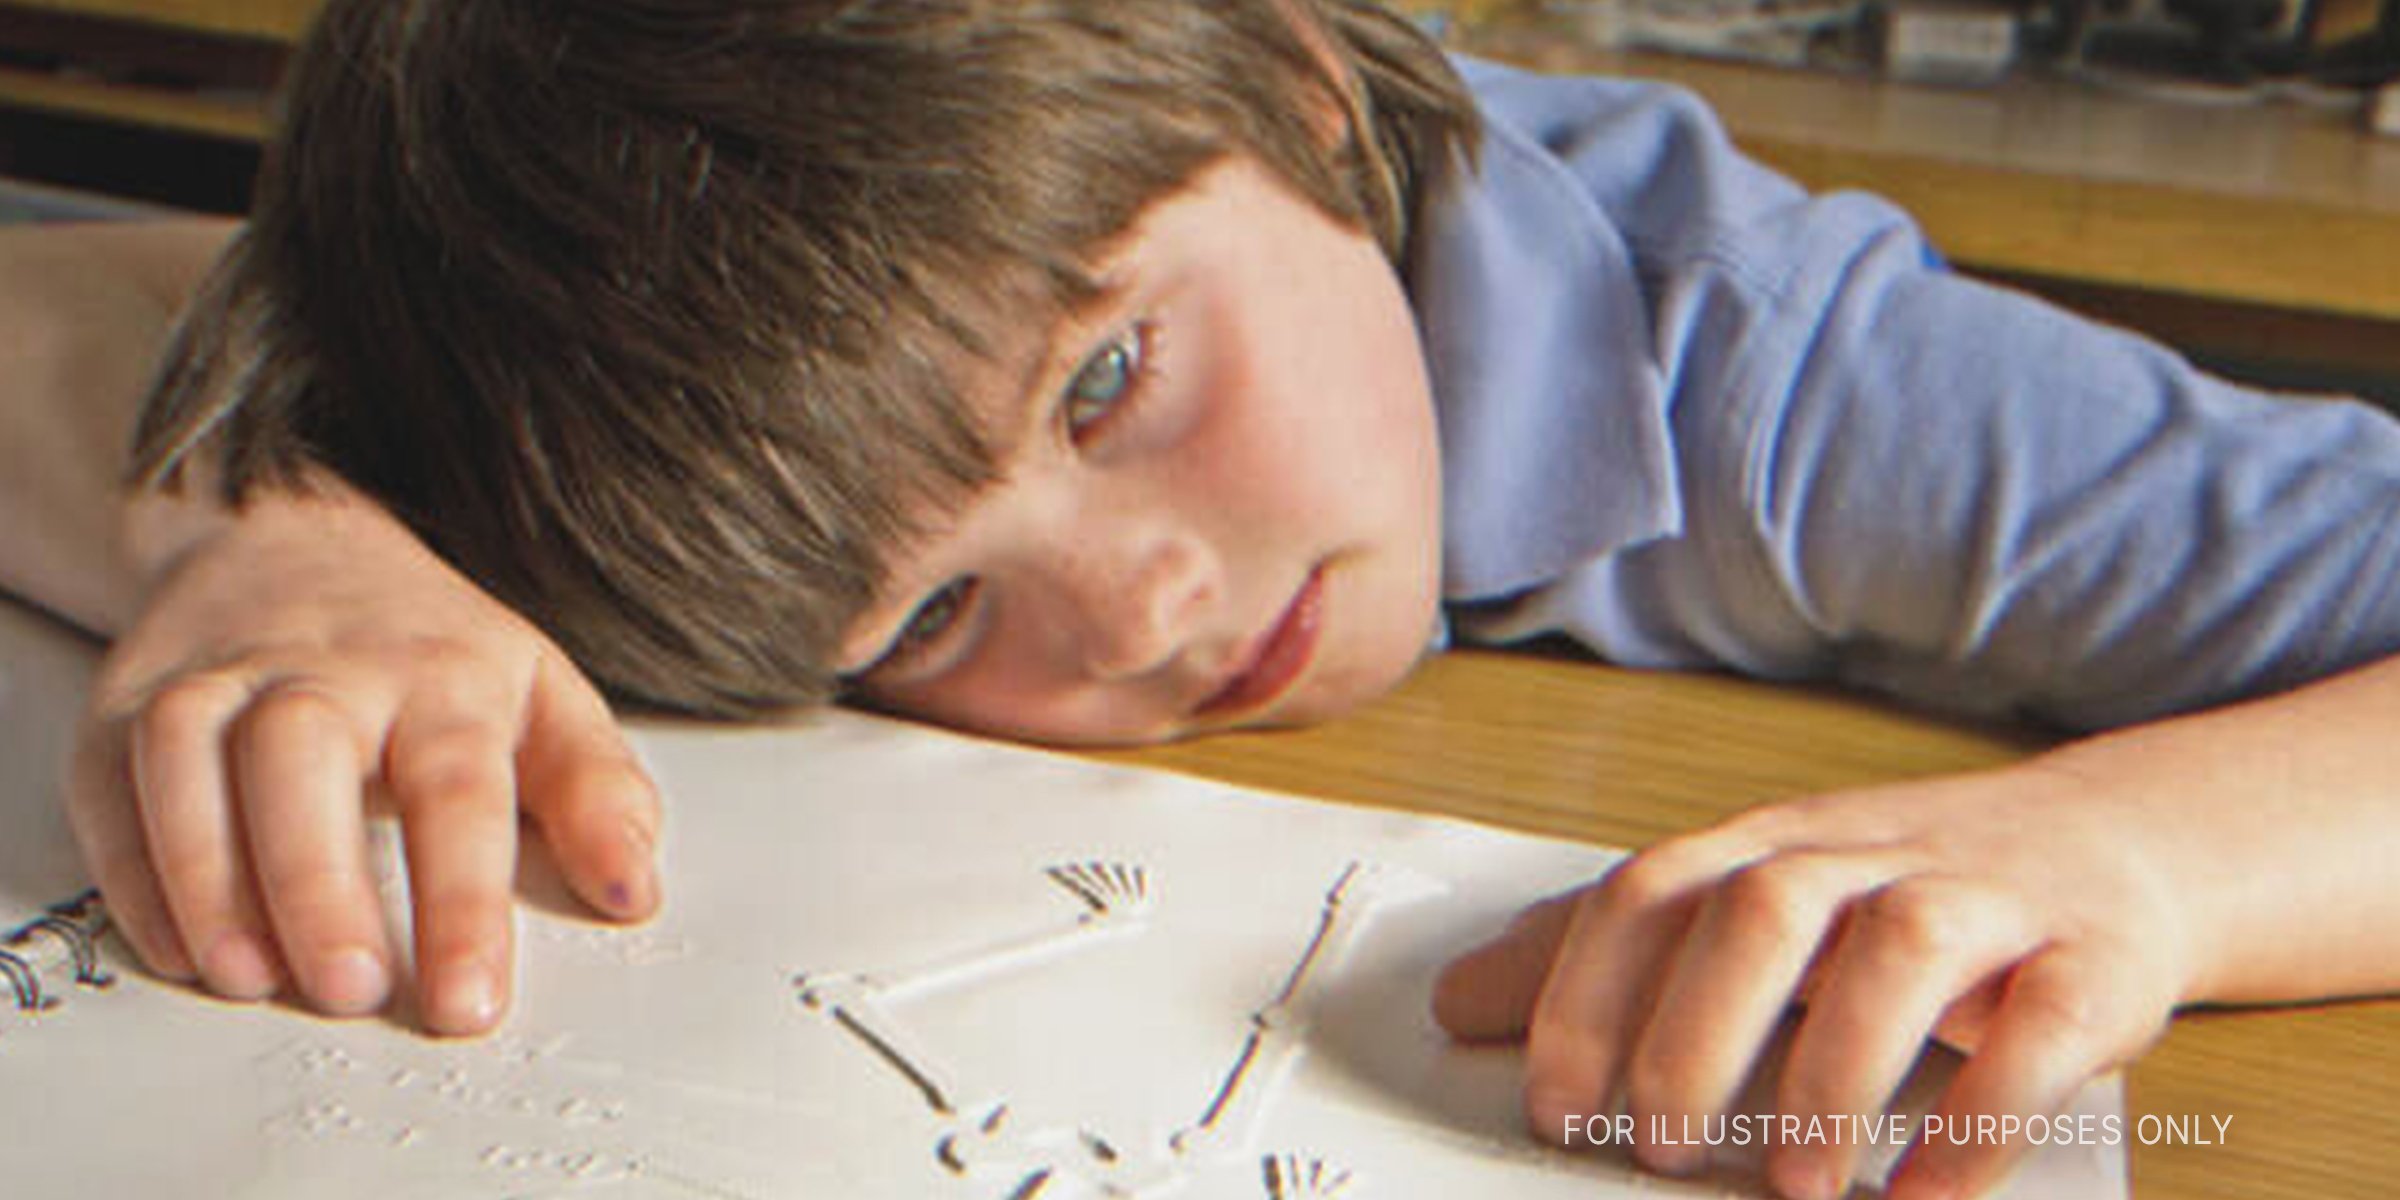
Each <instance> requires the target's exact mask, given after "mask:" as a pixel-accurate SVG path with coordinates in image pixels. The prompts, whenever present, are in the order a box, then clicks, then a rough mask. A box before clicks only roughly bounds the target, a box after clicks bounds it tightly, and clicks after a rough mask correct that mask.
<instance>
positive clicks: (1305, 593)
mask: <svg viewBox="0 0 2400 1200" xmlns="http://www.w3.org/2000/svg"><path fill="white" fill-rule="evenodd" d="M1324 616H1325V568H1323V567H1321V566H1320V567H1318V568H1317V569H1316V570H1314V571H1311V572H1309V573H1308V580H1307V582H1305V583H1302V584H1301V585H1300V591H1299V592H1298V593H1297V594H1296V595H1294V596H1293V597H1292V602H1291V603H1290V604H1289V605H1287V606H1285V608H1284V610H1283V615H1282V616H1281V617H1278V618H1277V619H1276V621H1275V628H1273V629H1271V630H1269V631H1267V635H1266V637H1265V639H1264V640H1263V641H1261V642H1260V643H1259V647H1258V651H1257V653H1256V654H1255V655H1253V656H1252V657H1251V659H1250V663H1249V665H1248V666H1246V667H1244V668H1242V670H1241V673H1240V674H1237V675H1235V676H1234V677H1233V678H1232V679H1230V680H1227V681H1226V683H1225V686H1224V687H1222V688H1219V689H1218V690H1217V694H1216V695H1214V696H1211V697H1209V698H1208V700H1207V701H1206V702H1204V703H1202V704H1201V705H1200V708H1199V710H1198V714H1197V715H1199V716H1202V717H1215V718H1222V717H1226V716H1230V715H1233V714H1237V713H1244V712H1251V711H1255V710H1257V709H1260V708H1264V707H1266V706H1267V705H1268V704H1269V703H1272V702H1273V701H1274V700H1275V698H1276V697H1278V696H1281V695H1282V694H1283V693H1284V692H1286V691H1288V690H1289V689H1290V688H1291V686H1292V684H1293V683H1294V682H1295V681H1297V680H1298V679H1299V678H1300V674H1301V672H1303V671H1305V670H1307V669H1308V664H1309V662H1310V660H1311V659H1314V658H1315V657H1316V653H1317V637H1318V634H1319V633H1320V632H1322V629H1323V625H1324Z"/></svg>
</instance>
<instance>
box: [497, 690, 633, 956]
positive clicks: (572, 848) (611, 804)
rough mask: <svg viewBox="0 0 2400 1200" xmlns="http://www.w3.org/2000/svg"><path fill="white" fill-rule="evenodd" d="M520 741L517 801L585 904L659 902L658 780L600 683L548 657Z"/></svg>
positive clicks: (615, 909) (629, 912) (613, 911)
mask: <svg viewBox="0 0 2400 1200" xmlns="http://www.w3.org/2000/svg"><path fill="white" fill-rule="evenodd" d="M528 706H529V707H528V710H527V718H526V728H525V737H524V741H523V742H522V743H521V744H520V746H519V748H518V751H517V771H518V784H519V793H520V803H522V804H523V805H524V807H525V810H526V812H527V813H528V814H530V815H531V816H532V817H533V819H534V821H535V822H536V823H537V824H538V825H539V826H540V827H541V831H542V836H543V837H544V838H545V839H546V840H547V841H548V842H549V843H550V848H551V850H552V851H553V852H554V853H555V854H556V856H557V858H558V863H559V868H560V870H561V871H562V872H564V873H565V875H566V878H567V885H568V886H569V887H572V888H573V889H575V894H576V895H578V896H581V897H582V898H583V900H584V902H585V903H586V904H589V905H591V906H592V907H593V908H595V909H597V910H599V911H600V912H603V913H606V914H608V915H610V916H612V917H617V918H620V919H627V920H632V919H639V918H642V917H647V916H649V915H650V914H651V913H653V912H655V911H656V910H657V908H658V901H659V887H658V871H657V866H656V858H657V850H656V847H657V845H658V829H659V800H658V788H657V786H656V785H654V784H653V783H652V782H651V780H650V774H649V772H647V771H645V770H643V769H642V765H641V762H640V761H639V760H638V759H636V758H635V757H634V754H633V748H632V747H631V746H629V745H627V744H626V741H625V734H624V731H623V730H622V729H620V728H619V727H618V725H617V720H616V717H615V715H614V714H612V713H610V712H609V710H608V705H607V703H606V702H605V701H603V700H602V699H601V698H600V695H599V693H598V692H596V691H594V690H592V688H591V686H590V685H589V684H587V683H586V682H584V680H583V677H582V676H581V675H579V674H577V673H576V672H575V668H574V667H573V666H572V665H570V664H568V663H567V662H566V660H564V659H563V658H555V657H545V659H544V661H543V664H542V666H541V668H540V669H539V670H538V671H537V673H536V675H535V678H534V685H533V693H532V696H531V698H530V699H529V701H528Z"/></svg>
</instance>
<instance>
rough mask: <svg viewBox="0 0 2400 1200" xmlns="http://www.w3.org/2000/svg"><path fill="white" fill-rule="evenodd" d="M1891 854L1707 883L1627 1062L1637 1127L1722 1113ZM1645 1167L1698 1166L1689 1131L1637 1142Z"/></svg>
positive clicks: (1889, 864)
mask: <svg viewBox="0 0 2400 1200" xmlns="http://www.w3.org/2000/svg"><path fill="white" fill-rule="evenodd" d="M1898 870H1899V864H1898V862H1897V860H1896V859H1895V858H1894V857H1893V856H1891V855H1889V854H1878V853H1865V854H1860V853H1848V852H1826V851H1813V850H1800V851H1790V852H1786V853H1783V854H1779V855H1776V856H1774V857H1771V858H1766V859H1762V860H1760V861H1758V862H1754V863H1751V864H1749V865H1748V866H1745V867H1743V868H1742V869H1740V870H1738V871H1735V872H1734V873H1732V874H1730V875H1728V876H1726V877H1725V879H1724V881H1723V882H1722V883H1721V884H1719V885H1717V886H1716V887H1713V888H1710V889H1709V890H1708V893H1707V899H1706V901H1705V902H1704V903H1703V904H1702V905H1701V907H1700V909H1699V911H1698V913H1697V914H1696V915H1695V916H1694V918H1693V920H1692V923H1691V927H1690V931H1689V932H1688V933H1687V934H1686V935H1685V937H1684V939H1683V941H1682V944H1681V946H1680V947H1679V949H1678V952H1677V953H1676V955H1675V958H1674V961H1673V964H1672V966H1671V967H1670V969H1669V973H1668V975H1667V976H1666V979H1665V981H1664V985H1663V987H1661V989H1660V991H1659V996H1658V1002H1657V1004H1656V1006H1655V1008H1654V1009H1653V1011H1652V1014H1651V1016H1650V1019H1649V1022H1648V1024H1647V1025H1646V1026H1645V1027H1644V1028H1643V1029H1642V1031H1641V1035H1640V1040H1639V1041H1638V1042H1637V1043H1636V1045H1635V1047H1634V1050H1633V1053H1632V1055H1631V1057H1630V1059H1629V1060H1628V1061H1627V1064H1626V1073H1625V1077H1626V1101H1627V1105H1628V1107H1629V1109H1630V1110H1631V1111H1632V1113H1633V1115H1634V1117H1635V1120H1636V1122H1637V1124H1636V1128H1637V1129H1644V1130H1649V1129H1656V1128H1659V1126H1658V1125H1656V1124H1655V1122H1658V1121H1661V1120H1663V1121H1664V1122H1665V1125H1664V1128H1666V1129H1669V1130H1673V1129H1679V1128H1686V1127H1689V1126H1688V1125H1687V1124H1686V1123H1687V1122H1694V1123H1696V1122H1697V1121H1698V1120H1700V1119H1701V1118H1705V1117H1710V1116H1714V1115H1716V1114H1718V1113H1721V1112H1723V1111H1725V1109H1726V1108H1727V1106H1729V1105H1730V1104H1732V1103H1733V1100H1734V1097H1735V1095H1736V1094H1737V1093H1738V1092H1739V1091H1740V1089H1741V1086H1742V1081H1743V1080H1744V1079H1745V1078H1746V1077H1747V1076H1748V1075H1749V1073H1750V1070H1751V1067H1752V1065H1753V1064H1755V1063H1756V1062H1757V1061H1758V1058H1759V1055H1760V1054H1761V1053H1762V1052H1763V1051H1764V1050H1765V1048H1766V1045H1767V1040H1768V1038H1769V1037H1770V1036H1772V1035H1773V1033H1774V1031H1775V1028H1776V1025H1777V1023H1778V1022H1779V1021H1780V1020H1781V1019H1782V1017H1783V1014H1784V1011H1785V1010H1786V1009H1788V1008H1789V1007H1790V1006H1791V1004H1792V1001H1793V999H1794V997H1795V995H1796V993H1797V992H1798V989H1799V987H1800V980H1801V977H1802V976H1803V975H1804V974H1805V973H1806V972H1807V970H1808V966H1809V962H1810V960H1812V959H1814V958H1815V957H1816V956H1817V954H1818V952H1819V951H1820V949H1821V948H1823V947H1824V946H1825V945H1826V939H1827V935H1828V933H1829V932H1830V930H1831V929H1832V926H1833V922H1834V918H1835V915H1836V914H1837V913H1838V912H1839V911H1840V910H1841V909H1842V907H1843V906H1844V905H1846V904H1848V903H1849V902H1850V900H1851V898H1852V897H1855V896H1858V895H1860V894H1862V893H1865V892H1868V891H1871V890H1873V889H1874V888H1877V887H1880V886H1882V885H1883V884H1884V883H1885V882H1886V881H1888V880H1889V879H1890V878H1892V876H1893V875H1895V874H1897V873H1898ZM1636 1153H1637V1155H1638V1156H1639V1157H1640V1158H1641V1160H1642V1161H1643V1163H1644V1164H1645V1165H1648V1166H1650V1167H1652V1168H1653V1169H1656V1170H1661V1171H1666V1172H1669V1173H1678V1174H1679V1173H1684V1172H1688V1171H1691V1170H1695V1169H1697V1168H1699V1167H1700V1166H1701V1165H1702V1160H1703V1158H1704V1156H1705V1154H1706V1150H1705V1148H1704V1147H1703V1146H1700V1145H1697V1144H1694V1143H1693V1141H1692V1140H1691V1139H1667V1140H1663V1141H1659V1140H1652V1139H1647V1138H1645V1139H1643V1140H1642V1142H1640V1143H1639V1144H1637V1146H1636Z"/></svg>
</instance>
